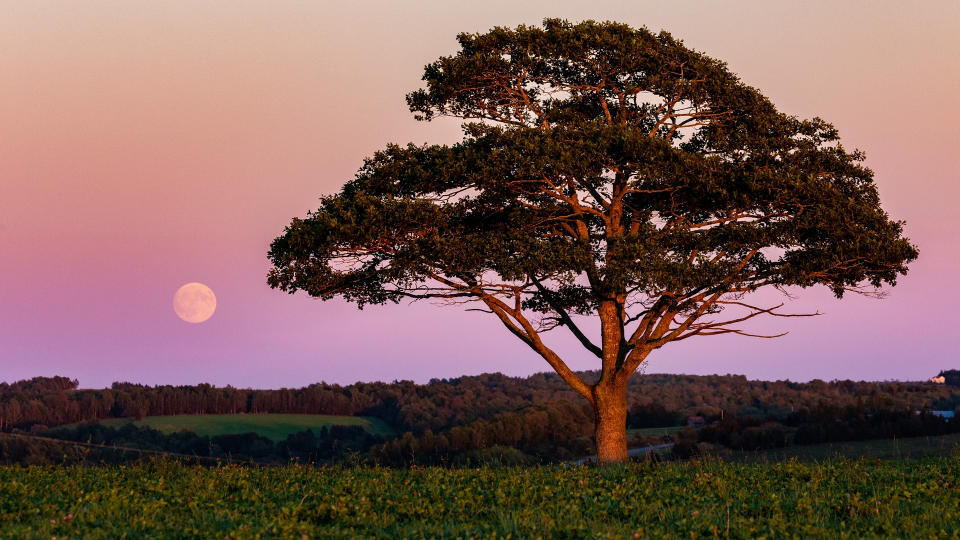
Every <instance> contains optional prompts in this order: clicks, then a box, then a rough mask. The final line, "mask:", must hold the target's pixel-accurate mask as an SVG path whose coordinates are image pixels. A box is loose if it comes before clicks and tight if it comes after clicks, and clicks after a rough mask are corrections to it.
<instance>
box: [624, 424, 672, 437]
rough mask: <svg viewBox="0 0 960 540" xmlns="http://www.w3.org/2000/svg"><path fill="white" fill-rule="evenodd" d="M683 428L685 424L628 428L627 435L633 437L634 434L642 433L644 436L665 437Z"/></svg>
mask: <svg viewBox="0 0 960 540" xmlns="http://www.w3.org/2000/svg"><path fill="white" fill-rule="evenodd" d="M682 429H683V426H671V427H651V428H636V429H628V430H627V437H632V436H633V435H642V436H644V437H663V436H666V435H673V434H674V433H678V432H680V431H681V430H682Z"/></svg>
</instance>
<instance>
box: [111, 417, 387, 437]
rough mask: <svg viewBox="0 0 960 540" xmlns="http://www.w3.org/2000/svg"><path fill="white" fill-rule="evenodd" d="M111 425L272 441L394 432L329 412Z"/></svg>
mask: <svg viewBox="0 0 960 540" xmlns="http://www.w3.org/2000/svg"><path fill="white" fill-rule="evenodd" d="M99 422H100V423H101V424H103V425H105V426H109V427H120V426H122V425H124V424H127V423H130V422H133V423H134V424H135V425H137V426H140V427H149V428H153V429H156V430H158V431H162V432H164V433H176V432H178V431H182V430H185V429H186V430H190V431H192V432H194V433H196V434H197V435H200V436H204V435H206V436H211V437H212V436H215V435H233V434H240V433H250V432H253V433H257V434H258V435H261V436H263V437H266V438H268V439H271V440H273V441H282V440H285V439H286V438H287V436H288V435H292V434H294V433H297V432H299V431H303V430H305V429H310V430H313V432H314V433H318V432H319V431H320V430H321V429H322V428H323V427H325V426H326V427H330V426H361V427H363V428H364V429H365V430H367V432H369V433H372V434H374V435H393V434H394V432H393V429H392V428H391V427H390V426H389V425H387V423H386V422H384V421H383V420H380V419H379V418H373V417H369V416H335V415H328V414H198V415H182V416H148V417H146V418H144V419H143V420H137V421H134V420H132V419H130V418H108V419H104V420H100V421H99Z"/></svg>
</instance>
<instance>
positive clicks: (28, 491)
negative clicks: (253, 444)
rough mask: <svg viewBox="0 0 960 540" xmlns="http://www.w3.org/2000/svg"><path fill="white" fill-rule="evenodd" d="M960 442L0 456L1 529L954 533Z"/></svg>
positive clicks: (529, 534)
mask: <svg viewBox="0 0 960 540" xmlns="http://www.w3.org/2000/svg"><path fill="white" fill-rule="evenodd" d="M958 479H960V458H957V457H936V458H924V459H919V460H892V461H879V460H857V461H850V460H838V461H827V462H821V463H801V462H798V461H796V460H791V461H787V462H782V463H760V464H743V463H728V462H721V461H715V460H707V461H693V462H673V463H659V464H658V463H635V464H630V465H626V466H621V467H608V468H593V467H549V466H541V467H532V468H509V467H499V468H496V467H495V468H479V469H442V468H411V469H386V468H365V467H356V468H339V467H320V468H315V467H307V466H302V465H299V464H295V463H293V464H290V465H284V466H280V467H265V468H258V467H243V466H233V465H228V466H219V467H198V466H186V465H182V464H179V463H177V462H175V461H153V462H143V463H138V464H136V465H132V466H93V467H83V466H72V467H58V466H37V467H26V468H24V467H19V466H5V467H0V538H43V539H50V538H54V537H55V538H57V539H60V540H63V539H64V538H111V539H112V538H121V537H128V538H237V539H246V538H258V537H259V538H264V537H268V538H362V537H405V538H406V537H410V538H431V537H436V538H481V537H483V538H492V537H497V538H642V537H654V538H666V537H669V538H681V537H699V536H717V537H730V538H781V537H821V538H863V537H918V538H958V537H960V489H958V487H957V485H956V482H957V481H958Z"/></svg>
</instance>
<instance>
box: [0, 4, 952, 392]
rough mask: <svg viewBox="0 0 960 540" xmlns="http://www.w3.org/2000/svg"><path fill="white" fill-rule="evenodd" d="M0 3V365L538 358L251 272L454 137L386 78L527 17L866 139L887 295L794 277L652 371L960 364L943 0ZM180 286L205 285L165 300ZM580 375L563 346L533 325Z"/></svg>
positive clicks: (416, 373) (275, 369)
mask: <svg viewBox="0 0 960 540" xmlns="http://www.w3.org/2000/svg"><path fill="white" fill-rule="evenodd" d="M587 5H588V3H586V2H577V3H574V2H555V1H534V2H522V3H518V2H514V1H511V2H499V1H486V2H482V3H471V2H450V1H449V0H445V1H436V2H388V1H383V2H372V1H361V2H283V1H271V2H237V1H231V2H225V1H224V2H199V1H192V2H180V3H175V2H155V3H147V2H125V1H116V2H95V1H89V2H82V3H79V2H78V3H66V2H6V3H3V4H2V5H0V380H5V381H12V380H16V379H21V378H27V377H32V376H36V375H54V374H58V375H66V376H70V377H76V378H78V379H80V383H81V385H82V386H85V387H97V386H104V385H109V384H110V382H112V381H115V380H129V381H135V382H143V383H149V384H193V383H198V382H210V383H214V384H218V385H225V384H233V385H235V386H253V387H263V388H267V387H280V386H302V385H305V384H309V383H312V382H316V381H320V380H325V381H327V382H338V383H350V382H354V381H357V380H365V381H369V380H385V381H391V380H394V379H413V380H416V381H426V380H429V379H430V378H432V377H454V376H458V375H463V374H475V373H481V372H490V371H501V372H504V373H507V374H510V375H525V374H529V373H533V372H537V371H544V370H546V369H548V366H547V365H546V364H545V363H544V362H543V361H542V360H540V359H539V357H537V356H536V355H535V354H534V353H532V352H531V351H529V350H528V349H526V348H525V346H523V345H522V344H520V343H519V342H518V341H516V339H515V338H513V337H512V336H510V335H508V334H507V333H506V332H505V331H504V330H503V329H502V327H500V326H499V323H498V322H496V321H495V320H492V319H490V318H489V316H487V315H484V314H478V313H464V312H461V311H460V310H459V309H458V308H450V307H437V306H433V305H429V304H423V305H414V306H409V305H398V306H385V307H374V308H368V309H365V310H364V311H362V312H361V311H358V310H356V308H354V307H353V306H352V305H349V304H346V303H343V302H339V301H333V302H326V303H322V302H320V301H316V300H312V299H309V298H307V297H305V296H301V295H296V296H288V295H285V294H282V293H280V292H277V291H274V290H271V289H269V288H268V287H267V285H266V283H265V274H266V271H267V268H268V264H267V260H266V256H265V254H266V251H267V248H268V245H269V243H270V241H271V240H272V239H273V238H274V237H275V236H277V235H278V234H279V233H280V232H281V231H282V229H283V227H284V225H286V224H287V223H288V222H289V220H290V218H292V217H293V216H300V215H303V214H305V213H306V211H307V210H309V209H312V208H314V207H315V206H316V200H317V198H318V197H319V196H320V195H323V194H330V193H333V192H336V191H337V190H338V189H339V187H340V186H341V185H342V184H343V182H345V181H346V180H348V179H350V178H352V176H353V173H354V172H355V171H356V169H357V167H358V166H359V165H360V164H361V162H362V160H363V158H364V157H365V156H367V155H370V154H371V153H372V152H374V151H376V150H377V149H380V148H382V147H383V145H384V144H385V143H387V142H400V143H405V142H408V141H413V142H418V143H420V142H434V143H439V142H452V141H454V140H456V139H457V138H458V134H459V128H458V126H457V124H456V123H454V122H449V121H440V122H434V123H431V124H425V123H420V122H416V121H415V120H413V118H412V116H411V115H410V113H409V112H408V111H407V109H406V106H405V103H404V95H405V94H406V93H407V92H409V91H411V90H414V89H416V88H418V87H419V83H420V81H419V79H420V76H421V74H422V68H423V66H424V65H425V64H426V63H428V62H430V61H432V60H434V59H435V58H437V57H439V56H441V55H446V54H452V53H454V52H455V50H456V42H455V40H454V37H455V35H456V34H457V33H458V32H460V31H471V32H476V31H484V30H487V29H489V28H490V27H492V26H495V25H505V26H515V25H517V24H520V23H527V24H538V23H539V22H540V21H541V20H542V19H543V18H544V17H564V18H568V19H571V20H581V19H587V18H591V19H597V20H617V21H621V22H625V23H628V24H631V25H633V26H644V25H645V26H647V27H648V28H651V29H653V30H660V29H665V30H668V31H670V32H671V33H673V34H674V35H675V36H677V37H679V38H682V39H683V40H684V41H685V43H686V44H687V45H689V46H692V47H694V48H696V49H699V50H702V51H704V52H706V53H707V54H709V55H711V56H714V57H716V58H720V59H723V60H725V61H727V62H728V63H729V65H730V67H731V69H732V70H733V71H734V72H736V73H738V74H739V75H740V77H741V78H742V79H743V80H744V81H746V82H747V83H748V84H751V85H753V86H755V87H757V88H759V89H761V91H763V92H764V93H765V94H766V95H767V96H769V97H770V98H771V99H772V100H773V102H774V103H776V104H777V106H778V107H779V108H780V109H781V110H782V111H784V112H787V113H790V114H796V115H799V116H806V117H809V116H814V115H817V116H821V117H823V118H825V119H827V120H829V121H831V122H833V123H834V124H835V125H836V126H837V127H838V128H839V129H840V133H841V136H842V138H843V141H844V144H845V146H847V147H851V148H853V147H856V148H860V149H862V150H864V151H866V153H867V164H868V165H869V166H870V167H871V168H873V169H874V171H875V172H876V181H877V184H878V186H879V189H880V194H881V199H882V200H883V203H884V207H885V208H886V209H887V210H888V211H889V212H890V213H891V215H892V216H894V217H895V218H898V219H904V220H906V221H907V228H906V230H907V234H908V236H910V238H911V239H913V241H914V242H915V243H916V244H917V245H918V246H919V248H920V259H919V260H918V261H917V262H916V263H914V265H913V266H912V269H911V272H910V274H909V275H908V276H906V277H905V278H903V279H902V280H901V284H900V285H899V286H897V287H896V288H894V289H891V290H890V296H889V297H888V298H887V299H885V300H882V301H877V300H870V299H865V298H855V297H851V298H847V299H844V300H843V301H842V302H837V301H835V300H833V299H832V297H831V296H830V295H829V294H828V293H827V292H825V291H818V290H808V291H805V292H804V293H803V295H802V296H801V298H800V299H798V300H797V301H794V302H792V304H791V306H792V307H793V308H794V309H796V310H797V311H802V310H809V309H813V310H817V309H819V310H820V311H821V312H824V313H825V315H824V316H822V317H817V318H813V319H795V320H779V319H778V320H774V321H770V322H768V323H762V324H758V325H757V326H755V327H754V329H756V330H764V329H766V330H771V329H774V330H790V332H791V333H790V335H788V336H786V337H784V338H781V339H778V340H752V339H748V338H736V337H730V338H728V337H726V336H723V337H717V338H704V339H701V340H699V341H697V340H691V341H690V342H685V343H683V344H675V345H671V346H668V347H666V348H664V349H662V350H661V351H659V352H658V353H657V354H656V356H655V357H652V360H651V364H650V366H649V368H648V371H649V372H675V373H700V374H706V373H743V374H746V375H747V376H748V377H751V378H762V379H779V378H790V379H793V380H808V379H811V378H821V379H834V378H841V379H842V378H854V379H869V380H877V379H909V380H916V379H923V378H927V377H929V376H932V375H934V374H936V372H937V371H939V370H940V369H941V368H960V357H958V354H957V351H958V349H960V346H958V345H960V338H958V336H960V332H958V331H957V330H956V327H957V323H958V316H957V314H956V313H957V312H956V308H955V306H956V305H957V304H958V303H960V293H958V292H957V291H958V288H957V286H956V278H957V276H958V267H960V264H958V263H960V260H958V255H957V254H958V253H960V241H958V236H960V235H958V233H957V229H958V228H960V213H958V212H957V211H956V200H957V198H958V195H960V148H958V144H960V100H957V99H956V92H957V89H958V88H960V62H958V61H957V58H960V3H957V2H955V1H953V0H945V1H940V2H937V1H930V2H922V3H907V2H865V1H864V2H844V3H838V2H833V1H824V2H768V1H757V2H740V3H726V2H699V1H697V2H669V3H668V2H641V1H636V0H632V1H623V2H590V3H589V6H590V7H587ZM190 281H200V282H203V283H205V284H207V285H209V286H210V287H211V288H212V289H213V290H214V292H215V293H216V294H217V301H218V308H217V312H216V314H215V315H214V316H213V317H212V318H211V319H210V320H209V321H207V322H205V323H202V324H195V325H193V324H188V323H185V322H183V321H181V320H180V319H178V318H177V317H176V315H175V314H174V312H173V309H172V307H171V299H172V296H173V293H174V292H175V291H176V290H177V288H178V287H179V286H180V285H182V284H184V283H187V282H190ZM549 336H550V337H551V338H552V339H553V343H555V344H556V346H557V348H558V349H560V350H561V351H563V352H564V353H565V355H566V357H567V358H568V359H569V362H570V364H572V365H573V366H574V367H575V368H577V369H589V368H593V367H594V364H593V363H592V362H591V361H590V359H589V358H588V357H587V355H586V354H584V353H582V352H581V351H580V350H578V348H577V346H575V345H574V344H573V343H572V341H571V340H570V339H567V338H566V337H565V336H561V335H560V334H559V333H557V334H556V335H549Z"/></svg>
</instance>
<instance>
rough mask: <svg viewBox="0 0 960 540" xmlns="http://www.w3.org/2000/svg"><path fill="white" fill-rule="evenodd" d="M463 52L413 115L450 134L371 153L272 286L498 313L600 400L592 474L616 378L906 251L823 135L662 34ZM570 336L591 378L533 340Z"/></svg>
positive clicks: (558, 30)
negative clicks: (453, 121)
mask: <svg viewBox="0 0 960 540" xmlns="http://www.w3.org/2000/svg"><path fill="white" fill-rule="evenodd" d="M458 40H459V43H460V47H461V48H460V51H459V52H458V53H457V54H456V55H454V56H449V57H443V58H440V59H439V60H437V61H436V62H434V63H432V64H429V65H428V66H426V69H425V73H424V76H423V80H424V81H425V83H426V85H425V86H426V87H425V88H423V89H421V90H417V91H415V92H413V93H411V94H409V95H408V96H407V102H408V104H409V107H410V110H411V111H412V112H413V113H414V114H415V115H416V117H417V118H418V119H420V120H431V119H433V118H435V117H440V116H446V117H455V118H460V119H463V120H465V121H466V122H465V124H464V126H463V131H464V137H463V139H462V140H461V141H460V142H459V143H457V144H454V145H452V146H446V145H421V146H417V145H412V144H408V145H406V146H400V145H395V144H391V145H388V146H387V147H386V149H384V150H382V151H379V152H377V153H375V154H374V155H373V157H371V158H368V159H367V160H366V161H365V163H364V165H363V167H362V168H361V169H360V170H359V172H358V173H357V175H356V178H354V179H353V180H351V181H349V182H348V183H347V184H346V185H345V186H344V187H343V190H342V191H341V192H340V193H338V194H336V195H332V196H327V197H324V198H322V199H321V203H320V208H319V209H318V210H317V211H314V212H311V213H309V215H308V216H307V217H306V218H303V219H301V218H295V219H293V221H292V222H291V223H290V225H289V226H287V227H286V229H285V230H284V232H283V235H282V236H280V237H278V238H276V239H275V240H274V241H273V243H272V245H271V247H270V252H269V258H270V260H271V262H272V264H273V267H272V269H271V270H270V273H269V276H268V283H269V285H270V286H271V287H274V288H279V289H281V290H283V291H286V292H289V293H294V292H296V291H298V290H302V291H305V292H306V293H308V294H310V295H311V296H315V297H320V298H323V299H329V298H332V297H334V296H340V297H343V298H345V299H347V300H350V301H353V302H355V303H356V304H357V305H358V306H359V307H360V308H362V307H363V306H364V305H365V304H382V303H386V302H398V301H400V300H402V299H440V300H441V303H450V304H458V305H459V304H464V305H475V306H477V307H478V308H479V309H480V310H482V311H486V312H488V313H491V314H493V315H494V316H496V317H498V318H499V320H500V321H502V323H503V325H504V326H505V327H506V328H507V330H509V331H510V332H511V333H513V334H514V335H515V336H516V337H517V338H519V339H520V340H521V341H523V342H524V343H526V344H527V345H528V346H529V347H530V348H532V349H533V350H534V351H536V352H537V353H538V354H539V355H540V356H542V357H543V358H544V359H545V360H546V361H547V363H548V364H549V365H550V366H551V367H552V368H553V369H554V370H556V372H557V373H558V374H559V375H560V376H561V377H562V378H563V380H564V381H566V382H567V383H568V384H569V385H570V386H571V387H572V388H573V389H574V390H576V391H577V392H578V393H579V394H580V395H582V396H583V397H584V398H585V399H587V400H588V401H589V402H590V404H591V405H592V406H593V410H594V412H595V417H596V444H597V453H598V459H599V461H600V462H602V463H610V462H617V461H621V460H624V459H626V456H627V454H626V433H625V422H626V415H627V407H626V397H625V396H626V384H627V379H628V378H629V377H630V375H631V374H632V373H634V372H635V371H636V370H637V368H638V367H639V366H640V365H641V363H642V362H643V361H644V360H645V359H646V358H647V357H648V355H649V354H650V353H651V352H652V351H654V350H656V349H658V348H660V347H662V346H664V345H666V344H667V343H671V342H675V341H680V340H684V339H688V338H691V337H694V336H709V335H719V334H728V333H734V334H742V335H752V334H749V333H748V332H746V331H745V330H744V329H743V327H742V326H740V325H739V323H743V322H745V321H748V320H749V319H752V318H754V317H757V316H761V315H768V316H794V315H790V314H784V313H782V312H780V311H779V310H778V308H780V307H781V306H782V304H781V305H780V306H772V307H771V306H759V305H755V304H754V303H751V302H750V301H748V298H746V297H745V295H747V294H748V293H752V292H754V291H756V290H758V289H760V288H763V287H776V288H781V289H782V288H784V287H811V286H814V285H825V286H827V287H829V288H830V289H832V291H833V292H834V293H835V294H836V296H838V297H840V296H842V295H843V294H844V292H845V291H855V292H860V293H870V292H871V291H873V292H876V291H878V288H879V287H880V286H881V285H882V284H883V283H888V284H890V285H894V284H895V283H896V278H897V276H898V275H900V274H905V273H906V271H907V266H906V265H907V263H909V262H910V261H912V260H914V259H915V258H916V256H917V250H916V249H915V247H914V246H913V245H911V244H910V242H909V240H908V239H907V238H905V237H904V236H903V235H902V225H903V224H902V222H897V221H892V220H891V219H890V218H889V217H888V216H887V214H886V213H885V212H884V211H883V210H882V209H881V208H880V203H879V198H878V195H877V190H876V188H875V186H874V184H873V181H872V174H873V173H872V172H871V171H870V170H869V169H868V168H866V167H865V166H864V165H863V164H862V162H863V159H864V155H863V154H862V153H861V152H859V151H853V152H850V151H847V150H846V149H845V148H844V147H843V146H842V145H841V144H840V142H839V136H838V133H837V130H836V129H835V128H834V127H833V126H832V125H830V124H829V123H827V122H825V121H824V120H821V119H819V118H814V119H812V120H801V119H798V118H796V117H793V116H789V115H786V114H783V113H780V112H778V111H777V109H776V108H775V107H774V105H773V104H772V103H771V102H770V101H769V100H768V99H767V98H766V97H764V96H763V95H762V94H760V92H759V91H757V90H756V89H754V88H751V87H749V86H747V85H745V84H744V83H742V82H741V81H740V80H739V79H738V78H737V76H736V75H734V74H733V73H731V72H730V71H729V70H728V69H727V68H726V65H725V64H724V63H723V62H720V61H718V60H715V59H713V58H710V57H708V56H706V55H704V54H702V53H700V52H697V51H694V50H691V49H688V48H687V47H685V46H684V45H683V44H682V43H681V42H680V41H678V40H676V39H675V38H673V37H672V36H671V35H670V34H668V33H666V32H661V33H659V34H654V33H651V32H650V31H648V30H646V29H639V30H637V29H633V28H630V27H629V26H626V25H623V24H618V23H611V22H606V23H596V22H593V21H587V22H583V23H578V24H573V23H569V22H566V21H562V20H554V19H547V20H545V21H544V23H543V25H542V27H528V26H520V27H517V28H516V29H509V28H494V29H493V30H491V31H489V32H487V33H484V34H461V35H459V36H458ZM785 292H786V291H785ZM591 318H594V319H593V320H596V319H597V318H598V319H599V326H600V329H599V330H600V331H599V341H597V340H596V339H595V338H594V337H593V336H591V332H590V331H588V330H587V329H585V328H584V327H583V325H584V323H585V322H588V321H590V320H591ZM561 327H562V328H564V329H566V330H567V331H569V332H572V333H573V335H574V336H576V338H577V339H578V340H579V342H580V343H581V344H582V345H583V347H584V349H585V350H586V351H588V352H589V353H590V354H593V355H595V356H596V357H597V358H598V359H599V363H600V368H601V375H600V377H599V380H598V381H596V382H592V383H590V382H587V381H585V380H583V379H582V378H581V377H580V376H578V374H577V373H575V372H573V371H572V370H571V369H570V368H569V367H568V366H567V364H566V363H565V362H564V360H563V359H562V358H561V356H560V355H559V354H558V353H557V352H556V351H555V350H554V349H552V348H551V347H550V346H549V345H548V344H547V343H546V342H545V341H544V339H543V337H544V333H545V332H547V331H549V330H553V329H556V328H561ZM762 337H771V336H762Z"/></svg>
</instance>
